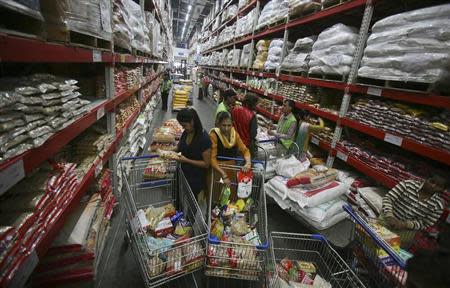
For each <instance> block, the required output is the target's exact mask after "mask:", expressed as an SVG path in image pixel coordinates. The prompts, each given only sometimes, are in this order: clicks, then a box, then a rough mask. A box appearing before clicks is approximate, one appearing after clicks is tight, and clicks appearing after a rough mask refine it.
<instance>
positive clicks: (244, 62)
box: [238, 43, 253, 68]
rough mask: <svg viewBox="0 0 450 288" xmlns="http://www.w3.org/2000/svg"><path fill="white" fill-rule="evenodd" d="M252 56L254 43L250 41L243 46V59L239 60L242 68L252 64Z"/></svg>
mask: <svg viewBox="0 0 450 288" xmlns="http://www.w3.org/2000/svg"><path fill="white" fill-rule="evenodd" d="M252 56H253V51H252V44H251V43H250V44H246V45H244V47H243V48H242V54H241V60H240V61H239V65H238V66H239V67H241V68H247V67H248V66H250V65H251V64H252V62H253V61H252Z"/></svg>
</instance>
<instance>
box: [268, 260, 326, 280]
mask: <svg viewBox="0 0 450 288" xmlns="http://www.w3.org/2000/svg"><path fill="white" fill-rule="evenodd" d="M305 256H309V255H305ZM305 258H306V257H305ZM305 260H308V259H291V258H290V257H286V258H283V259H281V260H279V263H276V267H275V271H276V274H277V276H278V277H277V278H276V279H275V281H274V283H275V285H277V286H276V287H322V288H331V287H332V285H331V283H329V282H327V280H325V277H326V275H322V276H321V275H320V272H319V271H318V268H317V267H316V265H314V263H313V262H308V261H305ZM323 272H325V271H323ZM326 272H328V271H326Z"/></svg>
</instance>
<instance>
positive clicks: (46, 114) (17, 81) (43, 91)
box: [0, 74, 91, 162]
mask: <svg viewBox="0 0 450 288" xmlns="http://www.w3.org/2000/svg"><path fill="white" fill-rule="evenodd" d="M77 83H78V81H77V80H71V79H64V78H60V77H56V76H54V75H50V74H34V75H31V76H28V77H22V78H2V79H1V81H0V87H2V88H1V91H0V110H1V116H0V162H1V161H3V160H6V159H8V158H11V157H14V156H16V155H19V154H21V153H23V152H25V151H27V150H29V149H32V148H36V147H39V146H41V145H42V144H44V143H45V142H46V141H47V140H48V139H49V138H50V137H51V136H52V135H53V134H55V133H56V132H57V131H59V130H61V129H63V128H65V127H67V126H68V125H70V124H71V123H73V122H74V121H75V120H76V119H78V118H80V117H81V116H82V115H83V114H84V113H86V112H87V111H89V104H90V103H91V102H90V101H87V100H82V99H80V96H81V94H80V93H79V92H78V90H79V87H78V86H77Z"/></svg>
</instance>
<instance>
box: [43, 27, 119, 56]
mask: <svg viewBox="0 0 450 288" xmlns="http://www.w3.org/2000/svg"><path fill="white" fill-rule="evenodd" d="M46 36H47V40H49V41H55V42H63V43H65V44H68V45H72V46H80V47H88V48H96V49H99V50H105V51H111V49H112V42H111V41H110V40H105V39H102V38H99V37H95V36H92V35H88V34H84V33H80V32H76V31H71V30H68V29H67V28H66V27H63V26H54V25H46Z"/></svg>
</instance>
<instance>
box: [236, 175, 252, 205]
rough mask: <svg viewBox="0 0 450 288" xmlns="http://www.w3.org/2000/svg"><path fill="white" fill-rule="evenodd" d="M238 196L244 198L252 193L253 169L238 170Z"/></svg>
mask: <svg viewBox="0 0 450 288" xmlns="http://www.w3.org/2000/svg"><path fill="white" fill-rule="evenodd" d="M237 178H238V179H237V180H238V189H237V194H238V198H243V199H246V198H248V197H249V196H250V194H252V183H253V171H251V170H250V171H248V172H243V171H239V172H238V173H237Z"/></svg>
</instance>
